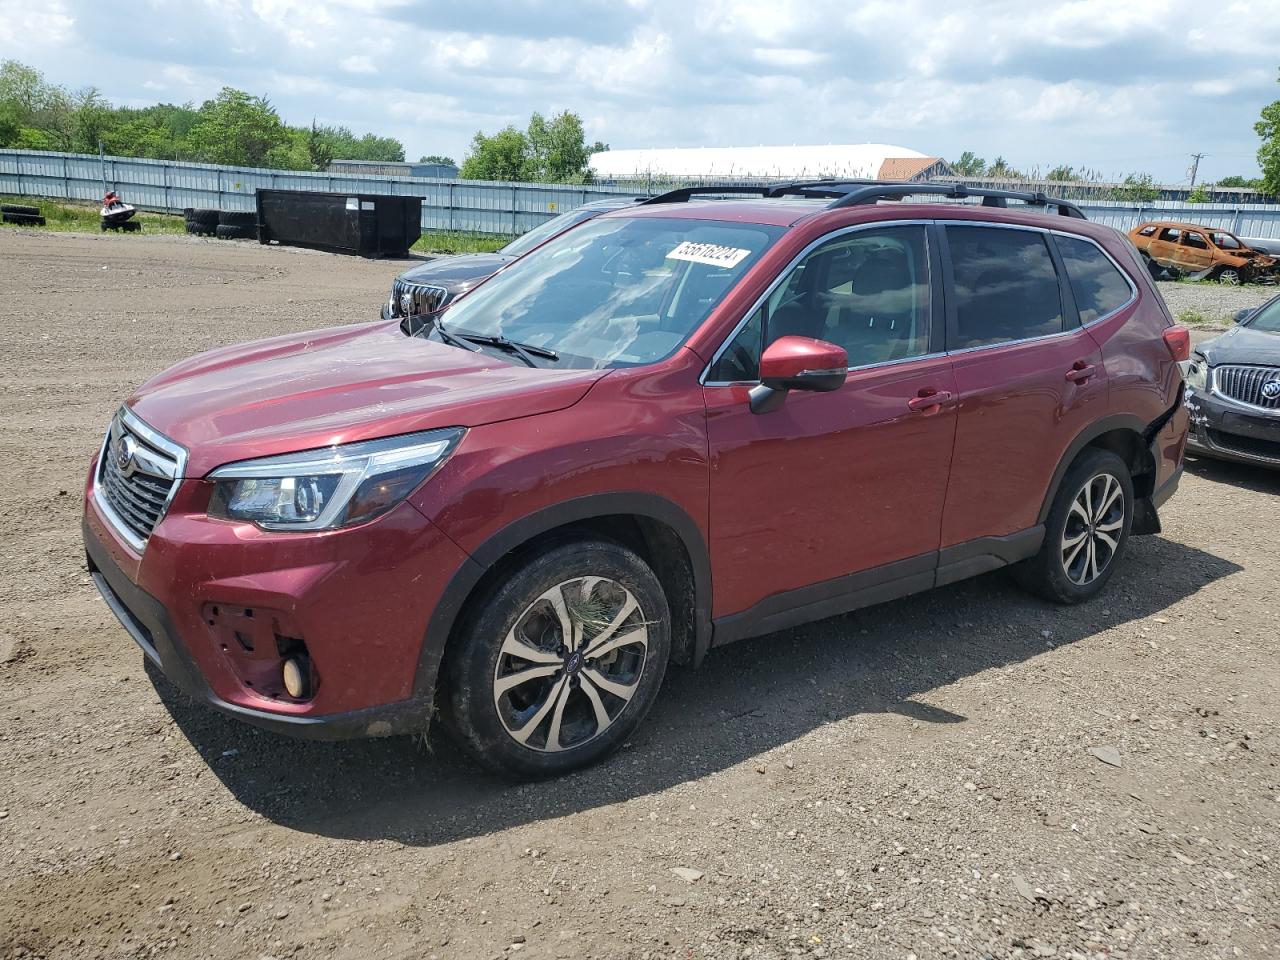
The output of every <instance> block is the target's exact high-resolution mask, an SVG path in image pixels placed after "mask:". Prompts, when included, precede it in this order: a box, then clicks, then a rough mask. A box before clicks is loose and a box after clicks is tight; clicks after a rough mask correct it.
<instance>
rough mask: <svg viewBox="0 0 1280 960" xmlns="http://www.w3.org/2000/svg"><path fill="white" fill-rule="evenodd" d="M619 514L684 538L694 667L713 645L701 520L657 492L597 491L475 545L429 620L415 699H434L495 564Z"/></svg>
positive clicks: (540, 512)
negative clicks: (471, 601)
mask: <svg viewBox="0 0 1280 960" xmlns="http://www.w3.org/2000/svg"><path fill="white" fill-rule="evenodd" d="M618 515H625V516H638V517H647V518H649V519H651V520H657V521H659V522H660V523H663V524H665V525H666V526H668V527H670V528H671V529H672V530H674V531H675V533H676V536H677V537H679V538H680V542H681V543H682V544H683V546H684V549H685V552H686V553H687V554H688V555H689V565H690V567H691V568H692V570H693V590H694V638H693V651H692V656H691V658H690V660H691V663H692V664H693V665H695V666H696V665H697V664H699V663H701V661H702V658H703V657H704V656H705V655H706V652H707V650H708V648H709V647H710V646H711V558H710V555H709V553H708V552H707V543H706V539H705V538H704V537H703V535H702V531H701V530H700V529H699V527H698V524H697V523H696V522H694V519H693V518H692V517H691V516H689V514H688V513H686V512H685V510H684V509H683V508H682V507H680V506H678V505H677V504H675V503H674V502H672V501H671V500H668V499H667V498H666V497H661V496H658V495H657V494H652V493H642V492H623V493H602V494H593V495H591V496H586V497H577V498H575V499H573V500H566V501H564V502H563V503H557V504H555V505H553V506H550V507H545V508H543V509H541V510H538V511H536V512H534V513H531V514H528V515H527V516H524V517H521V518H520V519H519V520H515V521H512V522H511V523H509V524H508V525H507V526H505V527H503V528H502V529H501V530H499V531H498V532H497V533H495V534H493V535H492V536H491V537H490V538H489V539H488V540H486V541H485V542H484V543H482V544H481V545H480V546H479V547H478V548H476V550H475V551H474V552H473V553H472V554H471V558H470V559H469V560H468V561H467V562H466V563H465V564H463V565H462V566H461V567H460V568H459V569H458V570H457V571H456V572H455V573H454V575H453V577H452V578H451V579H450V580H449V584H448V586H446V587H445V590H444V593H443V594H442V595H441V598H440V602H439V603H438V604H437V605H436V608H435V610H434V611H433V613H432V614H431V619H430V620H429V621H428V623H427V631H426V634H425V636H424V637H423V639H422V650H421V652H420V653H419V654H418V669H417V673H416V674H415V676H414V681H413V697H414V699H415V700H425V701H426V702H428V703H430V701H431V699H432V698H433V696H434V692H435V685H436V677H437V676H438V674H439V672H440V664H441V662H442V661H443V659H444V649H445V644H446V642H447V641H448V639H449V637H450V636H451V634H452V633H453V628H454V626H455V624H456V623H457V619H458V616H459V614H460V613H461V612H462V609H463V607H464V605H465V604H466V602H467V599H468V598H469V597H470V596H471V592H472V590H474V589H475V587H476V584H478V583H479V582H480V579H481V578H482V577H483V576H484V575H485V574H486V573H487V572H488V571H489V570H490V569H491V568H492V567H493V565H494V564H495V563H497V562H498V561H499V560H501V559H502V558H503V557H504V556H506V555H507V554H508V553H510V552H511V551H512V550H514V549H516V548H517V547H519V546H520V545H521V544H524V543H528V542H529V541H530V540H532V539H533V538H535V537H537V536H539V535H541V534H543V533H547V532H548V531H550V530H554V529H556V528H557V527H563V526H566V525H567V524H571V523H577V522H580V521H583V520H591V519H594V518H596V517H608V516H618Z"/></svg>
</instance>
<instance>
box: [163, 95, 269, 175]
mask: <svg viewBox="0 0 1280 960" xmlns="http://www.w3.org/2000/svg"><path fill="white" fill-rule="evenodd" d="M199 113H200V116H199V118H198V119H197V120H196V122H195V125H194V126H193V127H192V128H191V130H190V131H189V132H188V134H187V138H186V140H187V148H188V149H189V150H190V151H191V152H192V154H193V155H194V158H195V159H197V160H201V161H203V162H205V163H226V164H233V165H241V166H250V167H260V166H263V165H265V163H266V160H267V155H268V154H270V153H271V152H272V151H273V150H279V149H280V148H283V147H285V146H286V144H287V142H288V139H289V134H288V131H287V130H286V129H285V125H284V123H283V122H281V120H280V114H278V113H276V111H275V108H274V107H273V106H271V104H270V103H269V102H268V101H267V100H266V98H264V97H255V96H252V95H251V94H248V93H245V92H244V91H243V90H237V89H235V88H234V87H223V88H222V90H221V91H220V92H219V93H218V96H217V97H215V98H214V99H213V100H206V101H205V102H204V103H203V104H202V105H201V107H200V111H199Z"/></svg>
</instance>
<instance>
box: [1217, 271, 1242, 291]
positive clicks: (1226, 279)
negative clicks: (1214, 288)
mask: <svg viewBox="0 0 1280 960" xmlns="http://www.w3.org/2000/svg"><path fill="white" fill-rule="evenodd" d="M1218 282H1219V283H1225V284H1226V285H1227V286H1229V287H1238V286H1240V272H1239V271H1238V270H1223V271H1222V272H1221V273H1219V274H1218Z"/></svg>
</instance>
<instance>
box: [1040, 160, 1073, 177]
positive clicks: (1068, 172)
mask: <svg viewBox="0 0 1280 960" xmlns="http://www.w3.org/2000/svg"><path fill="white" fill-rule="evenodd" d="M1045 179H1046V180H1059V181H1063V180H1076V179H1078V178H1077V176H1076V168H1075V167H1069V166H1067V165H1066V164H1065V163H1063V164H1059V165H1058V166H1056V167H1054V168H1053V169H1052V170H1050V171H1049V172H1048V173H1047V174H1045Z"/></svg>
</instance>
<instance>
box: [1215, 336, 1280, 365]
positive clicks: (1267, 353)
mask: <svg viewBox="0 0 1280 960" xmlns="http://www.w3.org/2000/svg"><path fill="white" fill-rule="evenodd" d="M1198 352H1200V353H1202V354H1204V357H1205V359H1206V360H1208V361H1209V363H1210V364H1211V365H1212V366H1215V367H1216V366H1217V365H1218V364H1220V363H1257V364H1263V365H1265V366H1273V365H1274V366H1280V333H1266V332H1264V331H1262V330H1251V329H1250V328H1249V327H1235V328H1234V329H1231V330H1228V331H1227V332H1226V333H1224V334H1223V335H1222V336H1220V337H1214V338H1213V339H1212V340H1206V341H1205V342H1204V343H1202V344H1200V346H1199V348H1198Z"/></svg>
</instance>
